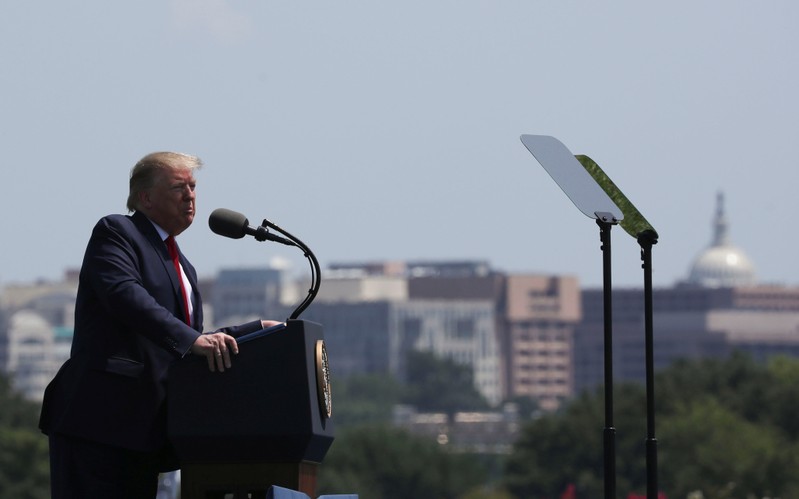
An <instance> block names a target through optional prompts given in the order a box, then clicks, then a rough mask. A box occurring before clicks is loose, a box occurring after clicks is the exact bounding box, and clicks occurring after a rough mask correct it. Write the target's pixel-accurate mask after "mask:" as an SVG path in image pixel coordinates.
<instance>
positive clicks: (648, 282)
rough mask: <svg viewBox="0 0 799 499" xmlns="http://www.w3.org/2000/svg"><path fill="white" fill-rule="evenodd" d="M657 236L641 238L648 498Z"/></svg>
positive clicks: (653, 486) (653, 465) (652, 491)
mask: <svg viewBox="0 0 799 499" xmlns="http://www.w3.org/2000/svg"><path fill="white" fill-rule="evenodd" d="M657 241H658V240H657V233H655V232H654V231H649V230H646V231H643V232H641V233H640V234H638V244H639V245H640V246H641V260H642V261H643V264H642V265H641V267H642V268H643V269H644V334H645V337H646V346H645V348H646V497H647V499H657V497H658V471H657V470H658V441H657V438H655V360H654V333H653V331H654V326H653V320H652V317H653V312H652V245H654V244H657Z"/></svg>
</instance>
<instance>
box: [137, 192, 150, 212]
mask: <svg viewBox="0 0 799 499" xmlns="http://www.w3.org/2000/svg"><path fill="white" fill-rule="evenodd" d="M138 197H139V207H140V208H144V209H148V208H150V206H152V203H151V202H150V190H149V189H145V190H143V191H139V195H138Z"/></svg>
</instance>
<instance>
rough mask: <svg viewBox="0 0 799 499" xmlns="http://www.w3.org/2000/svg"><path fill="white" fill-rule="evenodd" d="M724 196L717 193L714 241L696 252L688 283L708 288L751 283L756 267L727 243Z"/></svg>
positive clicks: (742, 253) (737, 249)
mask: <svg viewBox="0 0 799 499" xmlns="http://www.w3.org/2000/svg"><path fill="white" fill-rule="evenodd" d="M727 232H728V225H727V217H726V216H725V214H724V195H723V194H721V193H719V194H718V197H717V202H716V216H715V218H714V220H713V242H712V243H711V244H710V246H709V247H708V248H706V249H705V250H704V251H702V252H701V253H699V255H697V257H696V259H694V262H693V264H692V265H691V271H690V272H689V274H688V282H689V283H690V284H694V285H698V286H703V287H709V288H721V287H733V286H751V285H753V284H755V281H756V279H755V267H754V265H752V262H750V261H749V258H748V257H747V256H746V254H745V253H744V252H743V251H742V250H740V249H739V248H737V247H735V246H733V245H732V244H731V243H730V240H729V235H728V233H727Z"/></svg>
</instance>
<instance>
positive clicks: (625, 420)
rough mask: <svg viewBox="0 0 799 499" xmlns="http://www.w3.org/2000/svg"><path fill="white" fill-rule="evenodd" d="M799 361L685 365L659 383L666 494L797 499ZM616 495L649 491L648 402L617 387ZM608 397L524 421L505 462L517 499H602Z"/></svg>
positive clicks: (636, 390)
mask: <svg viewBox="0 0 799 499" xmlns="http://www.w3.org/2000/svg"><path fill="white" fill-rule="evenodd" d="M798 387H799V361H797V360H796V359H787V358H775V359H772V360H771V361H770V362H769V363H768V364H767V365H764V364H759V363H756V362H754V361H753V360H752V359H751V358H749V357H748V356H746V355H741V354H735V355H733V356H731V357H729V358H727V359H706V360H697V361H684V362H678V363H676V364H675V365H673V366H672V367H670V368H668V369H666V370H664V371H662V372H661V373H659V374H658V377H657V379H656V392H657V393H656V397H655V401H656V407H657V416H656V422H657V427H656V430H657V432H656V436H657V438H658V454H659V457H658V461H659V467H658V483H659V485H660V488H661V490H662V491H663V492H665V493H666V494H667V496H668V497H675V498H682V497H686V494H688V493H689V492H692V491H701V492H702V494H703V496H704V497H706V498H718V499H721V498H738V497H768V496H770V497H799V477H796V476H795V475H796V473H795V471H794V470H795V469H796V468H797V465H799V441H797V438H798V436H799V423H797V421H796V419H797V418H796V417H795V415H794V413H795V404H796V401H797V400H799V398H798V397H799V388H798ZM615 392H616V393H615V408H614V409H615V410H614V413H615V427H616V429H617V433H616V446H617V453H616V468H617V475H616V478H617V489H618V491H619V493H620V494H627V493H631V492H637V493H638V494H641V493H642V492H643V491H644V490H645V485H646V482H645V480H646V477H645V464H646V459H645V455H646V454H645V422H646V412H645V396H644V393H643V389H642V387H640V386H625V385H619V386H616V387H615ZM602 395H603V392H602V391H601V390H600V391H598V392H596V393H595V394H584V395H582V396H581V397H579V398H577V399H575V400H573V401H572V402H571V403H569V404H568V405H567V406H566V407H564V408H563V409H562V410H561V411H560V412H558V413H556V414H550V415H546V416H544V417H542V418H540V419H538V420H535V421H533V422H531V423H529V424H528V425H526V426H525V427H524V429H523V431H522V434H521V437H520V438H519V440H518V442H517V444H516V446H515V448H514V451H513V453H512V455H511V456H510V457H509V459H508V462H507V466H506V476H505V482H506V484H507V487H508V489H509V490H510V491H511V492H512V493H514V495H516V496H517V497H525V498H535V497H557V495H558V494H559V493H560V492H562V491H563V489H564V488H565V485H566V484H574V485H575V487H576V489H577V492H578V497H600V496H601V490H602V488H601V487H602V483H603V478H602V463H601V458H602V454H603V450H602V442H601V432H598V431H597V430H596V428H597V425H601V424H602V420H603V418H604V414H603V413H604V400H603V398H602Z"/></svg>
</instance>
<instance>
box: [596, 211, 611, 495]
mask: <svg viewBox="0 0 799 499" xmlns="http://www.w3.org/2000/svg"><path fill="white" fill-rule="evenodd" d="M596 223H597V225H599V239H600V241H601V242H602V293H603V302H604V303H603V304H604V324H605V345H604V348H605V429H604V431H603V437H604V471H605V499H615V498H616V428H614V427H613V292H612V289H613V288H612V285H611V271H610V269H611V258H610V257H611V252H610V229H611V227H612V226H613V224H615V223H616V220H615V219H614V218H613V216H612V215H609V214H603V213H597V219H596Z"/></svg>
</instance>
